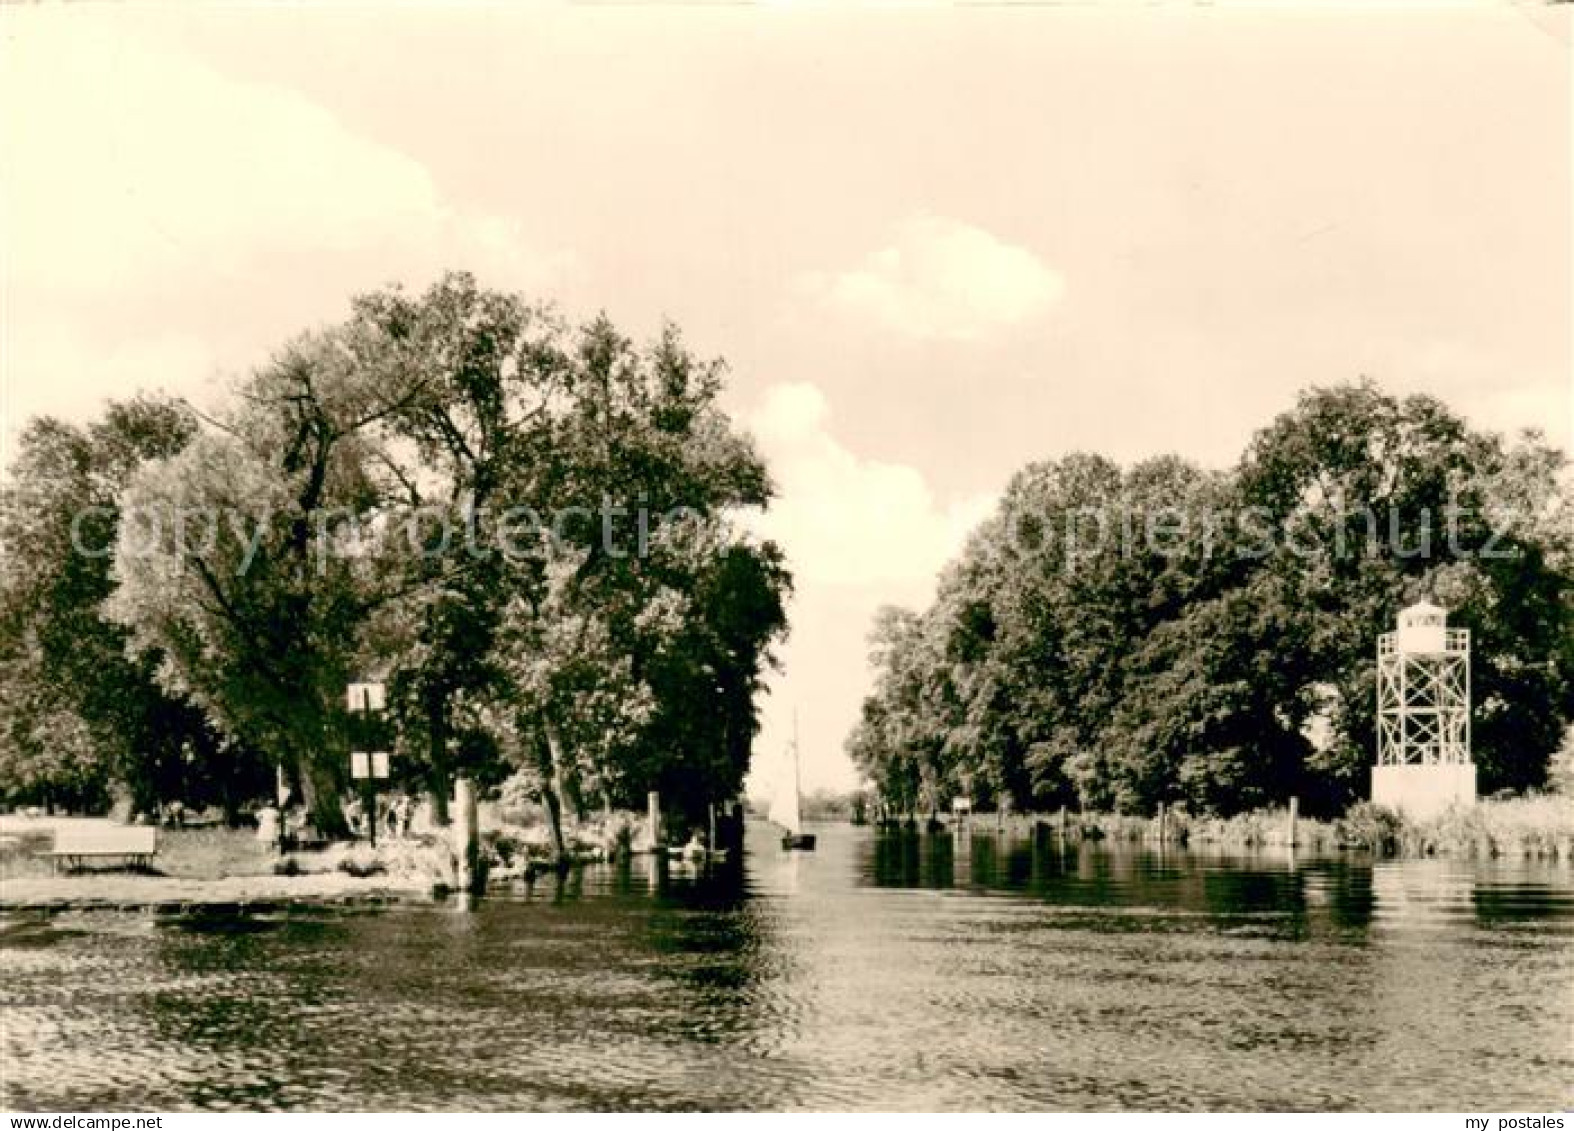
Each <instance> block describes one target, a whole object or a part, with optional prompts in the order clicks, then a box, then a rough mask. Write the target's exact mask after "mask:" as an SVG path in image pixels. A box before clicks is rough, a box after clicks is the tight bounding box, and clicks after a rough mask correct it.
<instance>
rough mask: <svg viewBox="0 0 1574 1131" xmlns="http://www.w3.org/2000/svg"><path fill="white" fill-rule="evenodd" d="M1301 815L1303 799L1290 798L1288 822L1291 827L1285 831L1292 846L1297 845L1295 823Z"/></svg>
mask: <svg viewBox="0 0 1574 1131" xmlns="http://www.w3.org/2000/svg"><path fill="white" fill-rule="evenodd" d="M1300 815H1301V799H1300V798H1299V797H1292V798H1290V818H1289V822H1288V824H1289V828H1288V829H1286V830H1285V831H1286V839H1287V842H1288V844H1289V846H1290V847H1291V848H1294V847H1295V823H1296V821H1297V820H1298V819H1299V818H1300Z"/></svg>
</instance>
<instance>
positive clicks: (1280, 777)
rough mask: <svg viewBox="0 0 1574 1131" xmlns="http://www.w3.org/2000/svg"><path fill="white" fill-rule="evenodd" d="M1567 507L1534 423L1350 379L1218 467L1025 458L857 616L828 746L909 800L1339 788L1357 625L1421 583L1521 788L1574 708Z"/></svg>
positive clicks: (1356, 690)
mask: <svg viewBox="0 0 1574 1131" xmlns="http://www.w3.org/2000/svg"><path fill="white" fill-rule="evenodd" d="M1570 513H1571V507H1570V498H1569V492H1568V489H1567V479H1566V471H1565V466H1564V461H1563V457H1562V456H1561V455H1560V453H1558V452H1556V451H1555V450H1553V449H1551V448H1549V447H1547V446H1546V444H1545V443H1544V442H1542V441H1541V440H1540V439H1539V437H1536V436H1534V435H1531V436H1525V437H1521V438H1520V439H1518V440H1515V441H1509V440H1505V439H1504V438H1502V437H1499V436H1496V435H1493V434H1489V433H1482V432H1477V431H1473V430H1471V429H1470V428H1468V427H1467V426H1466V425H1465V423H1464V422H1463V421H1461V420H1460V419H1459V418H1458V417H1456V416H1454V415H1453V414H1451V413H1449V412H1448V411H1447V409H1446V408H1444V407H1443V406H1442V405H1441V404H1440V403H1439V402H1437V401H1436V400H1434V399H1431V398H1427V397H1410V398H1406V399H1402V400H1401V399H1396V398H1393V397H1389V396H1386V395H1384V394H1383V393H1381V392H1380V391H1379V390H1377V389H1376V388H1375V387H1374V386H1372V385H1371V384H1369V383H1360V384H1355V385H1349V386H1342V387H1337V388H1333V389H1321V390H1312V391H1310V392H1308V393H1307V394H1305V395H1304V396H1303V397H1302V398H1301V401H1300V403H1299V404H1298V405H1297V406H1296V407H1295V409H1294V410H1292V411H1291V412H1289V413H1286V414H1285V415H1283V416H1282V417H1280V418H1279V419H1277V420H1275V421H1274V422H1273V423H1272V424H1271V425H1270V426H1269V427H1268V428H1266V429H1264V430H1263V431H1262V432H1261V433H1259V434H1258V435H1257V437H1256V438H1255V439H1254V440H1253V442H1252V444H1251V446H1250V448H1249V449H1248V451H1247V452H1246V454H1245V456H1244V457H1243V458H1242V460H1241V463H1240V464H1239V466H1238V467H1237V468H1235V469H1234V470H1233V471H1232V472H1230V473H1229V474H1210V473H1204V472H1202V471H1200V470H1198V469H1196V468H1193V467H1190V466H1188V465H1187V464H1185V463H1184V462H1183V461H1180V460H1178V459H1174V458H1172V457H1162V458H1158V459H1154V460H1149V461H1146V462H1144V463H1141V464H1138V465H1136V466H1134V467H1131V468H1129V469H1126V470H1122V469H1120V468H1118V467H1116V466H1115V465H1114V464H1112V463H1110V462H1109V461H1107V460H1104V459H1101V458H1100V457H1097V456H1092V455H1073V456H1069V457H1067V458H1065V459H1063V460H1060V461H1057V462H1046V463H1040V464H1034V465H1032V466H1030V467H1028V468H1026V469H1025V470H1024V471H1023V472H1022V473H1021V474H1019V475H1018V476H1017V477H1016V478H1015V479H1014V480H1013V482H1012V484H1011V485H1010V487H1009V488H1008V490H1007V492H1006V495H1005V497H1004V498H1003V500H1002V502H1001V506H1000V509H999V511H998V512H997V513H996V514H995V515H994V516H993V517H992V518H990V519H989V520H988V521H987V522H986V523H985V524H984V525H983V526H982V527H981V528H980V530H979V531H978V532H977V533H976V534H975V536H974V537H973V539H972V540H971V541H970V542H969V544H968V546H967V548H966V550H965V551H964V553H963V555H962V556H961V558H960V559H959V560H958V561H957V562H955V563H953V564H952V565H951V566H950V567H949V568H948V569H947V571H946V572H945V574H944V575H943V576H942V579H941V584H940V587H939V591H938V594H937V597H936V600H935V602H934V604H933V605H932V606H931V607H930V608H929V609H927V610H925V611H924V612H923V613H922V614H918V615H912V614H908V615H905V616H898V615H896V614H892V613H883V614H882V615H881V616H880V617H879V618H877V621H876V625H875V629H874V639H875V640H876V643H877V649H878V654H877V657H876V666H877V680H876V686H875V690H874V693H873V694H872V695H871V697H870V699H869V701H868V702H867V703H866V704H865V709H864V713H863V719H862V721H861V722H860V724H859V726H858V727H857V728H856V729H855V731H854V733H853V735H852V737H851V739H850V750H851V752H852V754H853V756H854V758H855V760H856V761H857V762H858V763H859V764H860V765H861V766H863V767H864V769H865V771H866V772H867V773H869V775H870V776H871V777H872V778H873V779H874V780H875V781H876V782H877V783H879V784H881V785H882V787H883V788H884V790H885V792H886V794H887V797H888V800H889V801H891V802H893V803H895V804H897V805H899V806H904V805H905V806H907V807H911V805H912V801H913V793H914V790H915V788H917V789H920V790H927V789H933V788H937V787H938V788H941V789H943V790H945V791H947V792H951V793H961V794H968V795H971V796H972V797H974V799H975V800H985V799H987V797H988V795H989V794H990V793H991V792H997V791H998V792H1008V793H1010V794H1012V795H1013V796H1022V795H1023V794H1024V793H1026V794H1027V795H1029V796H1030V797H1031V799H1032V801H1033V802H1034V803H1036V804H1065V803H1067V802H1068V801H1073V800H1074V801H1076V802H1078V803H1080V804H1082V805H1085V806H1089V807H1097V808H1114V809H1118V810H1123V811H1134V812H1144V811H1151V809H1152V808H1153V806H1155V805H1157V804H1159V803H1161V802H1167V803H1172V804H1173V803H1177V802H1178V803H1184V804H1186V805H1188V806H1190V807H1192V808H1193V809H1201V810H1210V811H1217V812H1229V811H1232V810H1235V809H1239V808H1242V807H1247V806H1253V805H1259V804H1263V803H1266V802H1273V801H1279V800H1282V799H1284V798H1285V797H1288V796H1290V795H1292V794H1294V795H1297V796H1300V797H1301V798H1302V799H1303V800H1304V801H1305V802H1306V803H1307V804H1308V806H1309V807H1311V808H1313V809H1319V810H1333V809H1337V808H1338V807H1339V806H1341V805H1343V804H1345V803H1347V802H1348V801H1350V800H1351V799H1352V798H1354V797H1356V796H1357V795H1358V794H1359V793H1360V791H1361V790H1362V789H1363V788H1364V784H1365V779H1366V770H1367V767H1368V766H1369V765H1370V763H1371V761H1372V750H1373V743H1374V731H1375V724H1374V719H1373V702H1374V698H1375V696H1374V689H1373V670H1372V669H1373V663H1372V649H1373V641H1374V639H1375V637H1376V635H1377V634H1378V633H1379V632H1381V631H1384V630H1386V629H1387V628H1389V627H1390V626H1391V624H1392V618H1393V615H1394V613H1395V611H1397V609H1399V608H1400V607H1401V606H1402V605H1404V604H1406V603H1408V602H1409V601H1411V600H1414V599H1415V598H1417V597H1419V596H1421V595H1423V594H1428V595H1431V596H1433V597H1434V598H1435V599H1437V600H1439V601H1441V602H1442V603H1443V604H1445V605H1447V606H1449V607H1450V608H1451V609H1452V610H1453V617H1454V623H1457V624H1460V625H1463V626H1465V627H1469V628H1471V629H1472V630H1473V631H1474V634H1475V636H1474V640H1475V663H1474V671H1473V678H1474V690H1475V695H1476V702H1475V719H1476V727H1475V756H1476V759H1477V762H1478V764H1479V765H1480V767H1481V785H1482V788H1483V789H1485V790H1488V791H1491V790H1495V789H1500V788H1513V789H1524V788H1529V787H1535V786H1538V785H1540V784H1541V783H1542V782H1543V781H1544V780H1545V774H1546V766H1547V759H1548V756H1549V754H1550V753H1551V752H1552V751H1553V750H1554V749H1556V747H1557V745H1558V743H1559V741H1560V740H1561V737H1562V734H1563V732H1564V729H1565V727H1566V725H1567V720H1568V718H1569V716H1570V714H1571V712H1574V700H1571V688H1574V660H1571V640H1574V620H1571V617H1574V607H1571V601H1570V596H1571V585H1574V569H1571V564H1574V554H1571V551H1570V540H1571V534H1570V531H1571V529H1574V523H1571V521H1570ZM1319 719H1320V720H1321V722H1322V723H1323V724H1324V726H1323V727H1322V729H1323V731H1324V732H1325V733H1326V735H1327V736H1328V737H1327V740H1326V741H1323V742H1319V743H1314V742H1312V741H1311V739H1310V738H1309V733H1310V732H1313V731H1315V729H1316V728H1315V727H1312V726H1311V725H1310V724H1312V723H1313V722H1315V721H1318V720H1319Z"/></svg>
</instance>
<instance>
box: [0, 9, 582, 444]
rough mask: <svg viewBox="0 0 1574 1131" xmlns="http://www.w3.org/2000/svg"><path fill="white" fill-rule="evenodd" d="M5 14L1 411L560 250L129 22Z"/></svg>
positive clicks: (130, 378)
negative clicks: (362, 302) (391, 285)
mask: <svg viewBox="0 0 1574 1131" xmlns="http://www.w3.org/2000/svg"><path fill="white" fill-rule="evenodd" d="M6 31H7V38H8V41H9V42H8V43H7V51H6V55H7V64H6V66H5V67H4V68H3V69H0V170H3V174H0V246H3V247H4V254H3V255H0V294H3V296H4V310H3V315H4V318H5V321H6V326H7V329H6V336H7V342H6V347H7V348H6V350H5V352H4V356H3V357H0V384H3V385H4V386H5V393H6V399H7V400H8V401H9V402H10V404H8V405H7V406H5V407H6V408H7V409H8V420H7V425H8V426H14V424H15V423H17V422H19V420H20V418H22V417H25V416H26V415H30V414H32V413H34V412H63V413H68V414H76V412H77V411H78V410H79V409H80V408H81V407H82V406H84V405H85V406H86V407H87V411H91V410H92V409H93V408H94V407H95V406H96V404H97V402H98V400H99V399H100V398H102V397H103V396H105V395H122V394H125V393H128V392H130V391H131V390H133V389H135V388H137V387H138V386H141V385H149V386H165V387H170V388H171V389H172V391H181V392H187V391H191V390H192V389H193V388H194V386H195V385H196V384H197V383H199V382H202V381H206V380H208V379H209V378H211V377H212V376H213V375H214V374H215V373H216V372H217V371H219V370H220V369H229V370H232V371H233V370H236V369H244V368H249V367H250V366H251V365H252V364H254V363H256V362H257V361H260V360H261V358H262V357H263V356H265V355H266V353H267V352H268V351H269V350H271V349H272V348H273V347H275V346H276V345H277V344H278V343H279V342H280V341H282V340H283V339H284V338H286V337H288V336H290V335H291V334H294V333H295V332H298V331H299V330H301V329H304V328H306V327H308V326H311V325H313V324H316V323H319V322H321V321H322V320H323V319H324V318H325V317H332V315H333V312H337V311H340V310H343V309H344V305H345V300H346V296H348V295H349V294H351V293H353V292H354V291H356V290H361V289H366V288H369V287H374V286H379V285H382V284H383V283H386V282H389V281H392V280H403V281H406V282H408V283H410V284H411V285H412V286H421V285H424V284H425V283H426V282H427V281H429V280H431V279H432V278H434V277H435V276H436V275H437V274H438V273H439V272H441V271H442V270H444V269H448V268H453V267H465V268H469V269H471V270H473V271H475V272H476V273H477V274H478V275H479V276H480V277H481V278H482V279H483V281H485V282H486V283H488V284H489V285H493V286H499V287H508V288H518V289H523V290H542V289H546V288H548V287H550V286H551V285H553V284H554V283H556V282H558V281H560V280H561V279H562V277H563V276H564V275H565V274H566V273H568V272H571V271H573V270H574V267H575V265H574V263H573V260H572V257H571V256H568V255H566V254H564V253H561V252H552V251H547V252H543V251H541V250H538V249H536V248H533V247H531V246H530V245H529V243H528V241H527V240H526V239H525V237H524V235H523V234H522V232H521V231H520V228H519V225H518V224H517V223H516V222H514V221H512V220H509V219H506V218H503V217H498V216H494V215H489V214H486V213H483V212H476V211H471V210H466V209H463V208H460V207H456V206H455V205H454V204H453V203H451V202H450V201H448V200H446V199H445V198H444V195H443V193H442V192H441V191H440V188H439V186H438V184H437V183H436V182H435V181H434V179H433V177H432V176H431V174H430V173H429V172H428V170H427V169H426V167H425V166H424V165H422V164H421V163H420V162H419V161H418V160H416V159H415V158H414V157H412V156H410V155H408V154H406V153H404V152H401V151H400V150H398V149H396V148H394V147H391V146H389V145H386V144H384V143H383V142H381V141H378V140H375V139H373V138H369V137H365V136H362V135H360V134H358V133H356V132H355V131H354V130H353V129H351V128H350V127H349V126H348V125H346V123H345V122H343V121H341V120H340V119H339V118H337V117H336V116H335V115H333V114H332V113H330V112H329V111H328V110H326V109H324V108H323V107H322V106H319V105H318V104H316V103H314V102H313V101H311V100H310V99H308V98H306V97H305V96H303V95H302V94H300V93H299V92H297V91H295V90H292V89H290V88H287V87H283V86H279V85H275V84H271V83H268V82H265V81H259V80H255V79H249V78H238V77H232V76H230V75H226V74H221V73H220V72H219V71H218V70H216V69H214V68H213V67H212V66H210V65H209V64H208V63H206V62H204V61H203V60H202V59H201V58H199V57H197V56H195V55H193V54H191V53H190V52H188V51H186V50H184V49H182V48H181V47H180V46H178V45H177V44H175V43H173V42H166V41H164V40H161V39H159V38H157V37H156V36H153V35H150V34H149V33H148V32H147V30H146V27H145V21H136V20H133V19H131V18H117V17H116V15H115V14H114V13H105V12H90V11H44V12H29V13H22V14H20V15H19V16H17V17H13V18H10V19H8V20H7V21H6Z"/></svg>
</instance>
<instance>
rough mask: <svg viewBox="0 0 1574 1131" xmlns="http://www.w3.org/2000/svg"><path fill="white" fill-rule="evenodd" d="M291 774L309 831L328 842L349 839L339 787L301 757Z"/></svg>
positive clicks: (314, 763)
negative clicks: (296, 782) (295, 779)
mask: <svg viewBox="0 0 1574 1131" xmlns="http://www.w3.org/2000/svg"><path fill="white" fill-rule="evenodd" d="M295 772H296V775H297V776H298V777H299V778H300V783H301V801H302V803H303V804H304V805H305V806H306V813H307V815H308V816H309V817H310V818H311V823H312V827H313V828H315V829H316V830H317V831H318V832H319V833H320V834H321V835H323V836H325V837H327V838H328V839H329V840H337V839H342V838H344V837H347V836H349V833H350V826H349V824H348V823H347V822H346V821H345V819H344V809H343V807H342V806H341V805H340V804H339V783H338V782H337V781H336V780H335V778H334V776H333V774H332V773H331V772H329V771H328V770H327V769H325V768H324V767H322V766H319V765H318V764H317V763H316V762H314V761H313V760H312V759H311V758H310V757H307V756H305V755H302V756H300V757H298V758H297V759H296V761H295Z"/></svg>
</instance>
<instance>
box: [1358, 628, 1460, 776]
mask: <svg viewBox="0 0 1574 1131" xmlns="http://www.w3.org/2000/svg"><path fill="white" fill-rule="evenodd" d="M1447 621H1448V614H1447V613H1446V612H1444V611H1443V610H1442V609H1440V608H1438V607H1437V606H1436V605H1433V604H1428V603H1426V602H1422V603H1420V604H1417V605H1412V606H1410V607H1409V608H1408V609H1405V610H1404V611H1403V612H1401V613H1400V614H1399V627H1398V630H1397V631H1395V632H1385V633H1384V634H1383V635H1382V636H1381V637H1379V638H1378V641H1377V764H1378V765H1380V766H1411V765H1424V766H1430V765H1439V764H1441V765H1455V764H1460V763H1466V762H1469V761H1470V630H1469V629H1466V628H1449V627H1448V626H1447Z"/></svg>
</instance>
